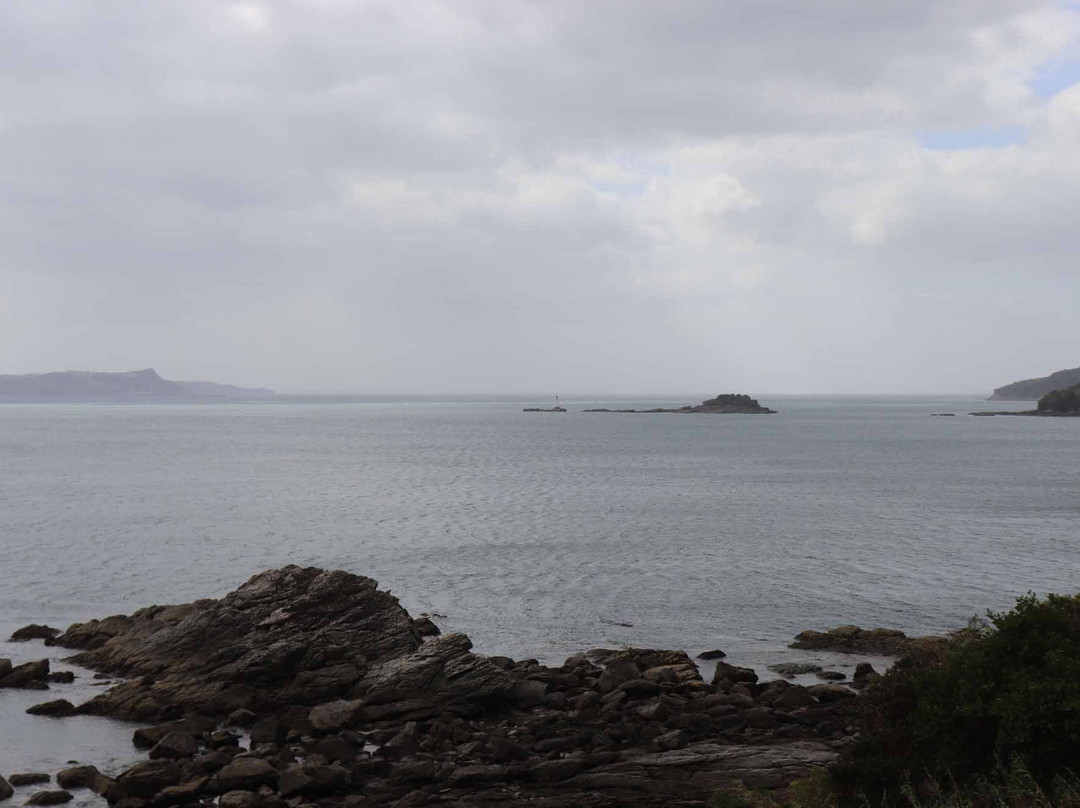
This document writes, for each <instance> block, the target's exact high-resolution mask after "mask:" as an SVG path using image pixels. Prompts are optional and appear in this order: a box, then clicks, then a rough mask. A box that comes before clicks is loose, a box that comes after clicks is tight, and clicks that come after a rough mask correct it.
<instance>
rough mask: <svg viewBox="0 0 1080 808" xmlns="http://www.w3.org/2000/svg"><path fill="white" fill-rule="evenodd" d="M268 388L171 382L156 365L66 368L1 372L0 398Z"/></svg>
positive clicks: (183, 394) (259, 393)
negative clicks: (120, 368) (123, 369)
mask: <svg viewBox="0 0 1080 808" xmlns="http://www.w3.org/2000/svg"><path fill="white" fill-rule="evenodd" d="M272 395H274V391H273V390H267V389H265V388H261V387H260V388H245V387H234V386H233V385H230V384H216V383H214V382H172V381H169V380H168V379H163V378H161V377H160V376H159V375H158V374H157V371H155V370H154V369H153V368H146V369H145V370H131V371H127V372H125V373H98V372H96V371H88V370H63V371H58V372H56V373H32V374H27V375H24V376H11V375H8V376H3V375H0V398H30V399H114V398H123V399H129V398H192V397H196V398H199V397H204V396H215V397H225V398H265V397H268V396H272Z"/></svg>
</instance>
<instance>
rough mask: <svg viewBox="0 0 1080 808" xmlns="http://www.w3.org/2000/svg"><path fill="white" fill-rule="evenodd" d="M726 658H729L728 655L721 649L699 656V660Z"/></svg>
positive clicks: (702, 653) (705, 652)
mask: <svg viewBox="0 0 1080 808" xmlns="http://www.w3.org/2000/svg"><path fill="white" fill-rule="evenodd" d="M726 656H727V654H725V653H724V652H723V651H721V650H720V649H719V648H717V649H715V650H712V651H702V652H701V653H700V654H698V655H697V658H698V659H723V658H724V657H726Z"/></svg>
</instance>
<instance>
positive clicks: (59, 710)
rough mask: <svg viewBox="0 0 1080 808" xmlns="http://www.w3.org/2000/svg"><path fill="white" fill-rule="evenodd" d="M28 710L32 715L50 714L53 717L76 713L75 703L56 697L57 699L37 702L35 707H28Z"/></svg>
mask: <svg viewBox="0 0 1080 808" xmlns="http://www.w3.org/2000/svg"><path fill="white" fill-rule="evenodd" d="M26 712H27V713H29V714H30V715H48V716H52V717H53V718H63V717H65V716H69V715H75V705H74V704H72V703H71V702H70V701H68V700H67V699H56V700H55V701H46V702H42V703H41V704H35V705H34V706H33V707H29V708H27V710H26Z"/></svg>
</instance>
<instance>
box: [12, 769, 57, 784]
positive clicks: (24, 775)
mask: <svg viewBox="0 0 1080 808" xmlns="http://www.w3.org/2000/svg"><path fill="white" fill-rule="evenodd" d="M51 780H52V778H51V777H49V775H48V774H47V773H46V772H16V773H15V774H10V775H8V782H10V783H11V784H12V785H13V786H18V787H21V786H39V785H41V784H43V783H48V782H50V781H51Z"/></svg>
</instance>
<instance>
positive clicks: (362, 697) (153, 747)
mask: <svg viewBox="0 0 1080 808" xmlns="http://www.w3.org/2000/svg"><path fill="white" fill-rule="evenodd" d="M12 639H13V640H23V641H27V642H40V641H44V642H45V643H46V644H48V645H51V646H59V647H62V648H70V649H72V650H74V651H78V652H79V653H78V654H77V655H76V656H74V657H72V658H71V661H72V662H75V663H77V664H80V665H83V666H86V667H88V668H91V669H93V670H95V671H99V672H101V673H105V674H109V675H110V676H111V677H122V678H123V681H122V682H121V683H120V684H116V685H114V686H113V687H111V688H110V689H109V690H107V691H105V692H104V693H101V694H99V695H98V696H96V697H95V698H92V699H91V700H89V701H87V702H85V703H83V704H79V705H73V704H71V703H70V702H68V701H66V700H65V699H63V698H59V697H57V695H53V696H52V697H51V698H50V699H49V700H47V701H43V703H42V704H39V705H37V706H36V707H32V708H31V709H30V711H29V712H33V713H35V714H39V715H46V716H55V718H49V719H48V720H56V721H64V720H66V719H65V718H64V717H65V716H69V715H73V714H74V715H99V716H109V717H112V718H116V719H125V720H130V721H137V722H141V726H140V727H139V728H138V729H135V730H134V734H133V738H132V740H133V743H134V745H135V746H136V747H137V748H138V749H142V750H145V751H146V754H147V759H145V760H142V761H141V762H137V763H135V764H134V765H133V766H130V767H129V768H126V769H124V770H123V771H99V770H98V769H97V768H95V767H94V766H93V765H92V763H93V761H81V762H80V765H72V766H71V767H70V768H67V769H64V770H62V771H59V772H56V773H49V772H41V773H33V774H31V773H12V772H0V802H2V801H3V800H4V799H5V797H10V796H12V794H13V793H14V788H12V786H14V787H15V788H30V787H32V788H47V789H53V788H54V787H53V786H52V785H51V784H52V782H53V778H54V777H55V783H56V786H58V787H59V789H62V790H48V791H40V792H35V793H34V794H33V795H32V796H31V800H33V802H27V803H26V804H35V805H45V804H50V805H52V804H59V803H61V802H66V801H68V800H70V799H71V798H72V795H71V793H70V790H73V789H89V790H92V791H94V792H96V793H97V794H100V795H102V796H103V797H105V798H106V799H107V800H108V802H109V803H110V805H115V806H118V808H147V806H151V807H153V806H174V805H177V806H179V805H198V804H206V803H207V802H208V801H210V802H212V801H213V800H215V799H216V800H217V804H218V805H219V806H230V808H295V806H298V805H301V804H303V805H309V806H310V805H318V806H327V808H330V806H350V807H351V808H366V807H367V806H395V807H396V808H409V807H410V806H425V805H436V804H437V805H440V806H451V807H453V808H465V807H466V806H472V805H477V804H484V805H490V806H506V808H509V807H510V806H519V805H534V806H537V807H538V808H539V807H540V806H543V808H627V807H629V808H635V807H640V808H644V806H650V808H651V807H653V806H655V808H660V806H663V807H664V808H678V807H679V806H684V807H685V808H689V806H699V807H700V806H703V805H704V804H705V802H706V801H707V800H708V799H709V798H710V797H711V795H712V794H713V793H715V792H716V791H717V790H718V789H722V788H728V787H748V788H755V789H758V788H760V789H783V788H785V787H786V786H787V785H788V784H789V783H791V782H792V780H794V779H796V778H800V777H805V776H807V775H808V774H809V773H810V772H811V771H813V770H814V769H816V768H820V767H822V766H825V765H827V764H829V763H831V762H833V761H835V760H836V759H837V757H838V755H839V754H840V751H841V750H842V749H843V748H845V746H846V745H848V744H850V743H851V741H852V733H853V732H855V730H854V729H852V726H851V718H850V711H851V708H852V706H853V702H854V700H855V699H856V691H857V690H859V689H861V688H864V687H870V686H873V684H874V682H875V680H876V677H877V674H876V672H875V671H873V669H872V668H871V667H870V665H869V664H867V663H865V662H863V663H860V664H859V665H858V666H857V668H856V670H855V675H854V677H853V679H852V681H851V682H850V685H848V684H838V683H836V681H835V680H837V679H841V680H842V679H844V678H845V674H843V673H840V672H836V671H823V670H821V669H820V668H818V667H817V666H814V665H786V666H780V668H782V670H779V673H780V675H781V676H784V677H791V676H796V675H799V674H804V673H806V672H813V673H814V674H815V675H816V677H817V678H818V679H819V680H826V681H822V682H821V683H820V684H813V683H810V684H808V685H804V684H797V683H793V682H791V681H789V680H788V679H787V678H781V679H777V680H774V681H769V682H761V681H759V680H758V674H757V673H756V672H755V671H753V670H751V669H749V668H740V667H737V666H734V665H730V664H727V663H725V662H723V661H717V662H716V663H715V664H716V667H715V671H714V672H713V674H712V676H711V679H710V680H709V681H705V680H703V678H702V676H701V673H700V671H699V669H698V667H697V665H696V664H695V663H694V660H692V659H691V658H690V657H689V656H688V655H687V654H686V653H685V652H684V651H673V650H656V649H645V648H623V649H594V650H592V651H588V652H585V653H581V654H575V655H574V656H571V657H570V658H568V659H567V660H566V661H565V663H563V664H562V665H559V666H555V667H549V666H545V665H541V664H539V663H538V662H537V661H536V660H534V659H523V660H513V659H510V658H508V657H500V656H483V655H480V654H476V653H473V652H472V650H471V646H472V644H471V642H470V641H469V638H468V637H467V636H465V635H464V634H448V635H441V634H440V631H439V629H438V627H437V626H435V624H434V623H433V622H432V621H431V620H430V619H428V618H426V617H423V616H421V617H418V618H413V617H411V616H410V615H409V614H408V612H406V611H405V609H403V608H402V607H401V605H400V603H399V602H398V600H397V598H395V597H394V596H392V595H390V594H389V593H387V592H383V591H381V590H379V589H378V585H377V583H376V582H375V581H373V580H372V579H370V578H365V577H362V576H358V575H353V574H351V573H347V572H343V571H340V570H336V571H329V570H322V569H317V568H314V567H307V568H301V567H297V566H287V567H283V568H281V569H275V570H269V571H267V572H263V573H260V574H258V575H256V576H255V577H253V578H251V579H250V580H249V581H248V582H247V583H245V584H244V585H242V586H241V587H240V588H238V589H237V590H235V591H234V592H232V593H230V594H228V595H226V596H225V597H224V598H221V599H219V600H197V601H194V602H193V603H186V604H182V605H175V606H151V607H148V608H145V609H141V610H139V611H137V612H135V613H134V614H132V615H130V616H126V615H116V616H113V617H108V618H105V619H103V620H91V621H90V622H87V623H81V624H75V625H72V626H71V627H69V628H68V629H67V630H66V631H64V632H60V631H58V630H56V629H52V628H49V627H48V626H39V625H34V626H27V627H26V628H25V629H21V630H20V631H19V632H16V635H15V636H14V637H13V638H12ZM800 641H801V642H805V643H807V645H803V646H800V647H813V648H821V647H836V648H837V649H838V650H843V651H847V652H853V653H867V652H871V653H879V652H882V651H886V652H887V651H890V650H896V649H898V648H901V647H904V644H905V643H907V642H910V641H909V640H908V639H907V638H905V637H904V635H902V634H899V633H898V632H885V631H883V630H880V629H878V630H873V631H869V632H867V631H862V630H860V629H858V628H855V627H853V626H849V627H841V628H840V629H835V630H833V631H831V632H807V633H805V634H803V635H800ZM722 656H723V653H722V652H720V651H711V652H707V653H705V654H702V655H701V657H702V658H709V659H716V658H717V657H722ZM774 667H776V666H774ZM68 676H70V674H68ZM68 681H71V679H70V678H61V676H60V675H58V674H50V673H49V663H48V660H47V659H46V660H41V661H39V662H31V663H27V664H25V665H20V666H16V667H12V666H11V663H10V662H8V660H3V659H0V688H2V687H23V688H34V689H39V690H49V689H52V688H56V687H59V688H63V686H64V682H68ZM4 775H6V776H7V779H5V776H4ZM30 777H33V778H36V779H28V778H30ZM9 783H10V785H9ZM31 783H34V784H36V785H32V786H30V785H24V784H31ZM24 793H25V792H24ZM39 793H40V794H42V795H45V796H41V797H38V794H39Z"/></svg>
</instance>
